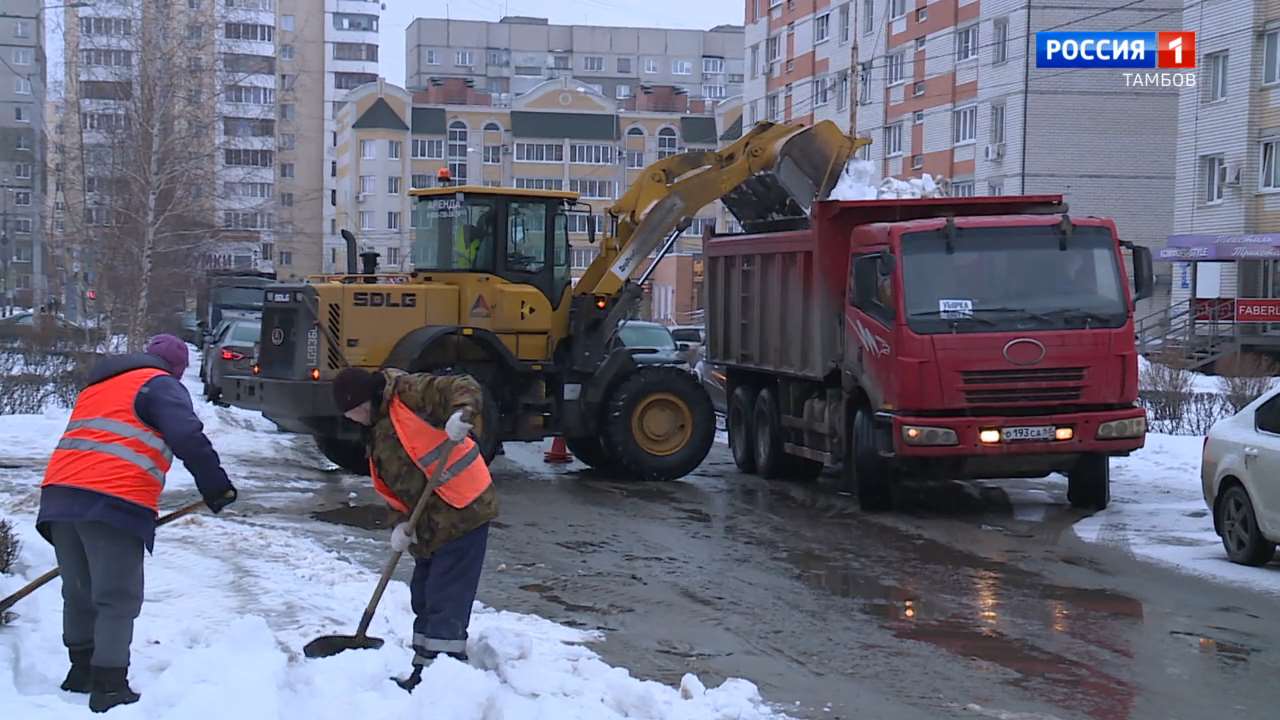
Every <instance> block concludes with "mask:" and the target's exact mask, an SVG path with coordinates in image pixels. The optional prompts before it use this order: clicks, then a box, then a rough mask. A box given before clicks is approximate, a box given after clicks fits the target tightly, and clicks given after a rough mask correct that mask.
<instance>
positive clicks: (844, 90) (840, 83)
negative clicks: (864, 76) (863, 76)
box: [835, 70, 849, 110]
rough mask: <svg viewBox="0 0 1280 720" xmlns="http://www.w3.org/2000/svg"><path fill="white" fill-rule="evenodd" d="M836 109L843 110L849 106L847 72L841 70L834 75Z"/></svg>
mask: <svg viewBox="0 0 1280 720" xmlns="http://www.w3.org/2000/svg"><path fill="white" fill-rule="evenodd" d="M835 93H836V109H837V110H844V109H845V107H847V106H848V105H849V71H848V70H841V71H840V72H839V73H838V74H837V75H836V89H835Z"/></svg>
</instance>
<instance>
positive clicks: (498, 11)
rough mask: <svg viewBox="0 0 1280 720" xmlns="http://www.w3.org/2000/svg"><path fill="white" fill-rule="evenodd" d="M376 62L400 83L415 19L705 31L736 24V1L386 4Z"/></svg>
mask: <svg viewBox="0 0 1280 720" xmlns="http://www.w3.org/2000/svg"><path fill="white" fill-rule="evenodd" d="M386 6H387V9H386V10H384V11H383V12H382V27H381V28H380V32H379V35H380V39H379V40H380V43H381V48H380V52H379V53H378V61H379V62H378V64H379V67H380V71H381V74H382V76H383V77H385V78H386V79H387V82H390V83H393V84H395V85H401V86H403V85H404V31H405V28H407V27H409V23H411V22H413V20H414V18H418V17H446V16H447V17H450V18H454V19H458V20H490V21H492V20H497V19H499V18H501V17H502V16H503V15H533V16H535V17H544V18H547V19H548V20H550V21H551V22H552V23H554V24H557V25H629V26H642V27H670V28H688V29H694V30H708V29H710V28H712V27H713V26H716V25H724V24H732V25H741V24H742V13H743V11H744V9H745V7H746V6H745V3H744V2H743V1H742V0H447V1H446V0H425V1H424V0H386Z"/></svg>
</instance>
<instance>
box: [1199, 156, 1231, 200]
mask: <svg viewBox="0 0 1280 720" xmlns="http://www.w3.org/2000/svg"><path fill="white" fill-rule="evenodd" d="M1200 164H1201V167H1202V168H1203V173H1204V201H1205V203H1207V204H1213V203H1219V202H1222V196H1223V193H1224V191H1225V189H1226V186H1227V162H1226V160H1225V159H1224V158H1223V157H1222V156H1221V155H1210V156H1208V157H1205V158H1202V159H1201V160H1200Z"/></svg>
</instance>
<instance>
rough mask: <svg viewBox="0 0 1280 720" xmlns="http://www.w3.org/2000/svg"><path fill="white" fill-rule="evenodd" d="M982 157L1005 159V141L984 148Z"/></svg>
mask: <svg viewBox="0 0 1280 720" xmlns="http://www.w3.org/2000/svg"><path fill="white" fill-rule="evenodd" d="M982 157H983V158H985V159H987V160H1003V159H1004V143H991V144H990V145H987V146H986V148H984V149H983V152H982Z"/></svg>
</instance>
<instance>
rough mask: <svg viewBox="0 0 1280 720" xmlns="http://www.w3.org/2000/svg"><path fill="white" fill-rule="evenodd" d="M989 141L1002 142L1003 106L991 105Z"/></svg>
mask: <svg viewBox="0 0 1280 720" xmlns="http://www.w3.org/2000/svg"><path fill="white" fill-rule="evenodd" d="M991 142H993V143H1002V142H1004V106H1003V105H992V106H991Z"/></svg>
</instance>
